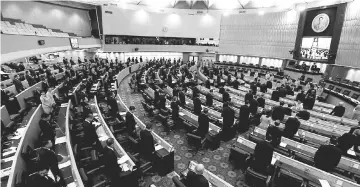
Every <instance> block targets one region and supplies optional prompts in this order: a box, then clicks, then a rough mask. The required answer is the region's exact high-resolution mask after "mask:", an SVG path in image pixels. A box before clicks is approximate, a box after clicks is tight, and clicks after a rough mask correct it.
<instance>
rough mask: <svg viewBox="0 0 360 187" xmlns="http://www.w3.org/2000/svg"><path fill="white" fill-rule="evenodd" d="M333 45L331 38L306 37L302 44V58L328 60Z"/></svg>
mask: <svg viewBox="0 0 360 187" xmlns="http://www.w3.org/2000/svg"><path fill="white" fill-rule="evenodd" d="M330 44H331V38H330V37H304V38H303V39H302V43H301V57H302V58H305V59H314V60H327V59H328V54H329V49H330Z"/></svg>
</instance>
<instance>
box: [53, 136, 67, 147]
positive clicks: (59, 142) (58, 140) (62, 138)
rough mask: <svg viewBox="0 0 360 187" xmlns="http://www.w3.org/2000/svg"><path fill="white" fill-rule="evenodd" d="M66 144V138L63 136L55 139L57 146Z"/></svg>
mask: <svg viewBox="0 0 360 187" xmlns="http://www.w3.org/2000/svg"><path fill="white" fill-rule="evenodd" d="M64 142H66V137H65V136H62V137H60V138H56V139H55V145H57V144H61V143H64Z"/></svg>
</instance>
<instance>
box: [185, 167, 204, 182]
mask: <svg viewBox="0 0 360 187" xmlns="http://www.w3.org/2000/svg"><path fill="white" fill-rule="evenodd" d="M203 172H204V165H202V164H197V165H196V166H195V171H191V170H189V172H188V173H187V175H186V180H185V184H186V186H189V187H190V186H191V187H209V182H208V181H207V179H206V178H205V177H204V176H203Z"/></svg>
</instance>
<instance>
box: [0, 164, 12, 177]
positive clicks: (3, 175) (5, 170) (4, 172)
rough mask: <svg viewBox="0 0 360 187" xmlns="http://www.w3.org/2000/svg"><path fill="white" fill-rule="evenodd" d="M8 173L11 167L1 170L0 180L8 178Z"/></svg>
mask: <svg viewBox="0 0 360 187" xmlns="http://www.w3.org/2000/svg"><path fill="white" fill-rule="evenodd" d="M10 171H11V167H8V168H6V169H2V170H1V171H0V176H1V178H3V177H6V176H9V175H10Z"/></svg>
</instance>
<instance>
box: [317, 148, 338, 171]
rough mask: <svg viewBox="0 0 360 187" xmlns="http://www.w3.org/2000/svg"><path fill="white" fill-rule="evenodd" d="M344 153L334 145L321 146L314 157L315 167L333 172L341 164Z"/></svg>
mask: <svg viewBox="0 0 360 187" xmlns="http://www.w3.org/2000/svg"><path fill="white" fill-rule="evenodd" d="M341 154H342V151H341V150H340V149H339V148H337V147H336V146H334V145H321V146H320V147H319V149H318V150H317V151H316V153H315V156H314V162H315V167H316V168H318V169H321V170H324V171H326V172H331V171H332V170H333V169H334V168H335V167H336V166H337V165H338V164H339V162H340V159H341Z"/></svg>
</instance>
